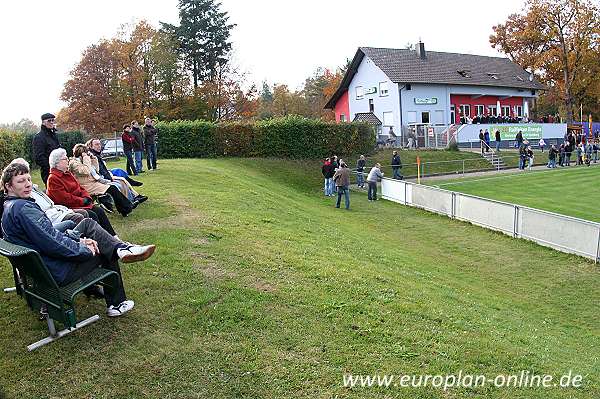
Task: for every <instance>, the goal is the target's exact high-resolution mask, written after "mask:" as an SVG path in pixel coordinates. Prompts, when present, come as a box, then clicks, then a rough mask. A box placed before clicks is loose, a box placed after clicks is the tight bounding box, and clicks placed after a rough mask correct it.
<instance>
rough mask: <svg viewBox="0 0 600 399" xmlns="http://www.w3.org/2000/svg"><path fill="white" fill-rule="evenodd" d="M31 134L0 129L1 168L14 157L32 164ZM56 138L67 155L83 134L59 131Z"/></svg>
mask: <svg viewBox="0 0 600 399" xmlns="http://www.w3.org/2000/svg"><path fill="white" fill-rule="evenodd" d="M33 136H35V134H32V133H27V134H25V133H17V132H11V131H7V130H0V168H1V169H3V168H4V167H5V166H6V165H8V164H9V163H10V161H12V160H13V159H15V158H25V159H26V160H27V161H28V162H29V163H30V164H31V165H32V166H34V167H35V164H34V162H33ZM58 140H59V142H60V145H61V147H63V148H64V149H66V150H67V154H69V156H71V155H72V152H73V146H75V144H77V143H84V142H85V136H84V134H83V133H82V132H79V131H75V132H60V133H58Z"/></svg>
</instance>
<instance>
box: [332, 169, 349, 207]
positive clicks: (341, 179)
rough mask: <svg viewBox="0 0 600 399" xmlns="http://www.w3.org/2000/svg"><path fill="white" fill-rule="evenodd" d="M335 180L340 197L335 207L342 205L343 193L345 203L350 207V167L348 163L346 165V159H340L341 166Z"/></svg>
mask: <svg viewBox="0 0 600 399" xmlns="http://www.w3.org/2000/svg"><path fill="white" fill-rule="evenodd" d="M333 180H334V181H335V185H336V186H337V189H338V197H337V202H336V204H335V207H336V208H339V207H340V203H341V202H342V195H344V204H346V209H350V169H348V165H346V163H345V162H344V161H340V167H339V168H338V170H337V171H336V172H335V174H334V175H333Z"/></svg>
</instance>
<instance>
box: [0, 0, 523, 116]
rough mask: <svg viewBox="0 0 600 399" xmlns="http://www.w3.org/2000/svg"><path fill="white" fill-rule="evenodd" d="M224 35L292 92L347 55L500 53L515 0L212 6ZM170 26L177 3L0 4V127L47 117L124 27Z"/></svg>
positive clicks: (69, 0)
mask: <svg viewBox="0 0 600 399" xmlns="http://www.w3.org/2000/svg"><path fill="white" fill-rule="evenodd" d="M221 2H222V5H221V10H222V11H226V12H227V13H228V14H229V16H230V22H231V23H235V24H236V27H235V28H234V29H233V31H232V36H231V40H232V42H233V54H232V56H233V57H232V61H233V64H234V65H236V66H238V67H239V68H240V69H241V70H242V71H245V72H246V73H247V79H248V80H249V81H250V82H255V83H256V84H257V85H258V86H260V85H261V82H262V81H264V80H266V81H267V82H269V83H270V84H273V83H278V84H286V85H288V86H289V87H290V89H293V90H296V89H299V88H301V86H302V83H303V82H304V80H305V79H306V78H307V77H308V76H310V75H312V74H313V73H314V71H315V70H316V69H317V68H318V67H324V68H329V69H332V70H335V69H336V68H337V67H339V66H341V65H343V64H344V63H345V61H346V59H352V57H353V56H354V53H355V52H356V49H357V48H358V47H360V46H365V47H390V48H404V47H405V46H406V44H407V43H416V42H418V41H419V39H420V40H422V41H423V43H425V48H426V50H432V51H443V52H453V53H466V54H479V55H488V56H502V55H501V54H499V53H498V52H496V51H495V50H494V49H492V48H491V46H490V44H489V40H488V39H489V35H490V34H491V33H492V26H494V25H497V24H498V23H502V22H504V21H505V20H506V18H507V17H508V16H509V15H510V14H512V13H515V12H519V11H520V10H521V9H522V7H523V0H504V1H489V0H455V1H451V2H450V1H438V0H429V1H402V0H371V1H365V0H362V1H358V0H345V1H342V0H328V1H326V0H303V1H283V0H254V1H247V0H221ZM141 19H146V20H147V21H148V22H149V23H151V24H152V25H154V26H155V27H159V25H160V21H162V22H169V23H172V24H178V21H179V16H178V9H177V0H145V1H143V0H102V1H91V0H87V1H86V0H57V1H48V0H20V1H2V2H1V3H0V37H1V38H2V39H1V41H0V54H2V61H0V123H9V122H17V121H19V120H20V119H22V118H29V119H31V120H33V121H34V122H36V123H39V119H40V115H41V114H43V113H45V112H52V113H57V112H58V111H59V110H60V108H62V107H64V106H65V104H64V103H63V102H61V101H60V93H61V91H62V88H63V86H64V83H65V82H66V81H67V80H68V79H69V72H70V71H71V70H72V69H73V67H74V66H75V65H76V64H77V62H78V61H79V60H80V59H81V53H82V51H83V50H84V49H85V48H86V47H88V46H90V45H92V44H95V43H97V42H98V41H100V40H101V39H102V38H106V39H109V38H111V37H113V36H115V34H116V33H117V31H118V29H119V27H120V26H121V25H122V24H126V23H135V22H136V21H139V20H141Z"/></svg>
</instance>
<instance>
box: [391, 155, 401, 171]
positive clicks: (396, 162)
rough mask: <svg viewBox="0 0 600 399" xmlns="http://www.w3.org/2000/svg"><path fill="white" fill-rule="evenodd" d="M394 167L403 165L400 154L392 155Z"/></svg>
mask: <svg viewBox="0 0 600 399" xmlns="http://www.w3.org/2000/svg"><path fill="white" fill-rule="evenodd" d="M392 167H395V168H401V167H402V160H400V155H394V156H393V157H392Z"/></svg>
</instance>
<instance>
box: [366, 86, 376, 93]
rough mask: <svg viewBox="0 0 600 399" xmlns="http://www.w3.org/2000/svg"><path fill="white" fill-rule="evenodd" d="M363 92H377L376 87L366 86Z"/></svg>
mask: <svg viewBox="0 0 600 399" xmlns="http://www.w3.org/2000/svg"><path fill="white" fill-rule="evenodd" d="M364 90H365V94H375V93H377V87H366V88H365V89H364Z"/></svg>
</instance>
